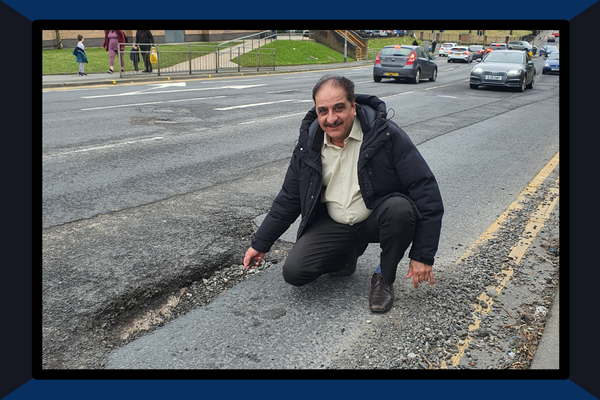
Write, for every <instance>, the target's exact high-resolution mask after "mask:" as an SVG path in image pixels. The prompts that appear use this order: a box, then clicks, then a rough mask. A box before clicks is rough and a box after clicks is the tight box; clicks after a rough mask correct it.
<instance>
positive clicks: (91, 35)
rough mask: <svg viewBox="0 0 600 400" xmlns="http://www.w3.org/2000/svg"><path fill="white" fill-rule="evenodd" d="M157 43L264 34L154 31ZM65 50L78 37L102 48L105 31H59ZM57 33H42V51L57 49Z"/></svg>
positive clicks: (131, 37) (132, 36)
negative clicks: (80, 36) (81, 36)
mask: <svg viewBox="0 0 600 400" xmlns="http://www.w3.org/2000/svg"><path fill="white" fill-rule="evenodd" d="M123 32H125V35H127V38H128V42H129V43H132V42H133V41H134V40H135V33H136V31H135V30H124V31H123ZM151 32H152V36H153V37H154V41H155V42H156V43H185V42H223V41H227V40H233V39H237V38H240V37H244V36H249V35H253V34H255V33H259V32H263V31H262V30H215V29H210V30H208V29H207V30H152V31H151ZM59 34H60V39H61V41H62V43H63V48H71V47H75V45H77V35H79V34H81V35H83V37H84V38H85V45H86V47H102V43H103V42H104V31H103V30H59ZM56 43H57V41H56V31H49V30H43V31H42V49H54V48H56Z"/></svg>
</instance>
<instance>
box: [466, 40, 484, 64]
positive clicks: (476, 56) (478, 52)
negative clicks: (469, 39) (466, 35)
mask: <svg viewBox="0 0 600 400" xmlns="http://www.w3.org/2000/svg"><path fill="white" fill-rule="evenodd" d="M469 51H470V52H471V53H473V61H476V60H481V59H482V58H483V52H484V50H483V46H480V45H478V44H472V45H471V46H469Z"/></svg>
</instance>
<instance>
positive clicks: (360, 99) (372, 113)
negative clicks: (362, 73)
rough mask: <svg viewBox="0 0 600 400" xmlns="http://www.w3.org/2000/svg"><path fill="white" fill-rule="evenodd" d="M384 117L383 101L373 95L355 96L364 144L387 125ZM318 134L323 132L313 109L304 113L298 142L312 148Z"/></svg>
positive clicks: (384, 107) (385, 113) (385, 112)
mask: <svg viewBox="0 0 600 400" xmlns="http://www.w3.org/2000/svg"><path fill="white" fill-rule="evenodd" d="M386 115H387V110H386V106H385V103H384V102H383V100H381V99H380V98H378V97H377V96H373V95H365V94H357V95H356V116H357V117H358V119H359V120H360V124H361V126H362V127H363V131H364V133H365V142H369V141H370V140H371V139H372V136H373V134H374V133H375V132H378V131H379V128H381V127H382V126H384V125H385V124H387V119H386ZM367 127H368V128H367ZM318 132H321V133H322V132H323V130H322V129H321V126H320V125H319V121H318V119H317V112H316V111H315V107H313V108H311V109H310V110H309V111H308V112H307V113H306V116H305V117H304V119H303V120H302V123H301V124H300V138H299V139H298V141H299V142H300V143H302V144H303V145H305V146H307V147H313V146H314V144H315V140H316V138H317V133H318ZM319 136H321V135H319ZM319 142H320V139H319Z"/></svg>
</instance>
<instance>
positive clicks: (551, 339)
mask: <svg viewBox="0 0 600 400" xmlns="http://www.w3.org/2000/svg"><path fill="white" fill-rule="evenodd" d="M370 65H372V61H353V62H347V63H337V64H321V65H317V64H315V65H299V66H284V67H276V68H275V70H274V71H273V70H263V71H242V72H237V71H223V72H218V73H215V72H198V73H193V74H189V73H177V74H161V75H158V73H156V72H153V73H149V74H136V75H125V76H123V77H121V76H120V74H119V73H117V72H115V73H114V74H108V73H104V74H101V73H100V74H88V75H86V76H79V75H78V74H77V72H74V73H73V74H63V75H43V76H42V88H43V89H50V88H66V87H80V86H102V85H123V84H132V83H143V82H168V81H177V80H180V81H183V80H195V79H214V78H224V77H237V76H252V75H267V74H287V73H298V72H314V71H323V72H324V75H325V74H327V73H329V72H328V71H333V70H337V69H344V68H357V67H364V66H370ZM292 241H293V240H292ZM559 314H560V307H559V291H558V290H557V292H556V296H555V298H554V301H553V303H552V306H551V308H550V310H549V312H548V318H547V322H546V327H545V329H544V334H543V335H542V338H541V340H540V344H539V346H538V349H537V351H536V353H535V357H534V360H533V361H532V364H531V369H543V370H558V369H559V343H560V341H559V320H560V315H559ZM566 345H567V343H564V342H563V346H566ZM563 354H566V352H564V353H563ZM565 365H566V363H565Z"/></svg>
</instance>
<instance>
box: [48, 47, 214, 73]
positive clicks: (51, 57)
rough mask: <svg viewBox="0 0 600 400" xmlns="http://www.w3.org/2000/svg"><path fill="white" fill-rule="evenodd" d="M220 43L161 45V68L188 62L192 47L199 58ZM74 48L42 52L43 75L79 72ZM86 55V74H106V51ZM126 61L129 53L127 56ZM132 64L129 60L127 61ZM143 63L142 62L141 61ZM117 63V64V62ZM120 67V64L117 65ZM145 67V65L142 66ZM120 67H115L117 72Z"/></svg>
mask: <svg viewBox="0 0 600 400" xmlns="http://www.w3.org/2000/svg"><path fill="white" fill-rule="evenodd" d="M217 45H218V43H190V44H189V45H173V46H171V45H161V46H160V49H161V51H164V54H163V55H164V56H165V57H163V58H162V59H161V68H166V67H169V66H171V65H174V64H177V63H179V62H182V61H186V60H188V58H189V55H188V51H189V49H190V46H191V50H192V52H193V53H192V56H193V57H198V56H200V55H203V53H204V52H211V53H213V52H215V49H216V47H217ZM125 51H126V52H129V51H131V46H125ZM72 52H73V49H72V48H69V49H61V50H42V74H44V75H55V74H75V73H77V71H79V65H78V64H77V59H76V58H75V56H74V55H73V54H71V53H72ZM85 54H86V56H87V59H88V63H87V64H85V72H86V73H99V72H106V70H108V67H109V55H108V52H107V51H106V50H104V49H103V48H101V47H88V48H86V49H85ZM125 57H126V59H127V58H128V57H129V53H126V55H125ZM127 61H128V62H130V61H129V60H127ZM140 62H141V61H140ZM115 63H116V62H115ZM117 65H118V64H117ZM141 65H143V63H142V64H141ZM117 70H118V67H117V66H115V71H117Z"/></svg>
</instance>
